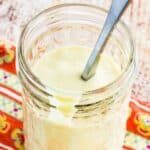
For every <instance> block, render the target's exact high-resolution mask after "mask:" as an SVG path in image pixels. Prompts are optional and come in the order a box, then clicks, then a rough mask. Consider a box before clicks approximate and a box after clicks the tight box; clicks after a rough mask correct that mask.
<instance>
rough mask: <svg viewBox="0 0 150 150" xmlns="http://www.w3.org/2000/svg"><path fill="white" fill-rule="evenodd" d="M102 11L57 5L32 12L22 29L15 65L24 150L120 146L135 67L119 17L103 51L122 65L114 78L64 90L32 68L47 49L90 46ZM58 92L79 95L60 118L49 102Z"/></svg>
mask: <svg viewBox="0 0 150 150" xmlns="http://www.w3.org/2000/svg"><path fill="white" fill-rule="evenodd" d="M106 16H107V11H105V10H104V9H103V8H99V7H95V6H92V5H85V4H64V5H58V6H54V7H51V8H48V9H47V10H44V11H43V12H41V13H40V14H38V15H37V16H35V17H34V18H33V19H32V20H31V21H30V22H29V23H28V24H27V25H26V27H25V29H24V30H23V32H22V34H21V37H20V42H19V50H18V59H17V60H18V62H17V64H18V76H19V78H20V81H21V83H22V89H23V116H24V117H23V118H24V134H25V149H26V150H110V149H111V150H121V149H122V145H123V140H124V135H125V129H126V120H127V117H128V103H129V100H130V91H131V85H132V82H133V79H134V76H135V70H136V54H135V49H134V46H133V41H132V38H131V34H130V31H129V30H128V28H127V27H126V25H125V24H124V23H123V22H122V21H119V23H118V24H117V25H116V26H115V28H114V30H113V31H112V33H111V35H110V37H109V38H108V40H107V43H106V44H105V46H104V52H103V53H105V54H107V55H109V56H110V57H111V58H112V59H113V61H114V62H115V63H116V64H117V65H118V66H119V69H120V70H121V73H120V75H119V77H118V78H117V79H116V80H115V81H113V82H111V83H109V84H107V85H106V86H103V87H99V88H97V89H93V90H90V91H85V90H83V91H78V92H77V91H67V90H63V89H55V88H53V87H51V86H47V85H45V84H44V83H42V82H41V81H40V80H39V78H37V76H36V75H35V74H34V73H33V71H32V68H33V66H34V64H35V63H36V62H37V61H38V60H39V59H40V58H41V57H42V56H43V55H44V54H45V53H46V52H48V51H53V50H54V49H56V48H59V47H64V46H72V45H78V46H86V47H89V48H93V47H94V45H95V43H96V40H97V38H98V35H99V33H100V31H101V28H102V26H103V24H104V20H105V18H106ZM58 61H59V60H58ZM49 69H52V68H49ZM60 78H61V77H60ZM60 80H61V79H60ZM68 80H69V79H68ZM62 82H63V81H62ZM64 84H65V83H64ZM57 95H59V96H62V97H63V98H64V99H65V98H68V97H72V96H73V97H74V98H79V99H80V100H79V103H78V104H76V105H75V106H74V107H75V109H76V111H75V113H74V114H73V116H71V117H68V118H67V117H65V119H60V118H59V115H58V114H57V113H56V112H57V107H56V106H55V103H54V102H53V100H54V97H56V96H57Z"/></svg>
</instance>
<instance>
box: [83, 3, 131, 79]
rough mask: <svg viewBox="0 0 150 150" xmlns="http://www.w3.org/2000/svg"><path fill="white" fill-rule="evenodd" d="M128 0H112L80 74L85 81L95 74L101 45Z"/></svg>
mask: <svg viewBox="0 0 150 150" xmlns="http://www.w3.org/2000/svg"><path fill="white" fill-rule="evenodd" d="M128 1H129V0H113V1H112V4H111V8H110V10H109V12H108V16H107V18H106V21H105V23H104V26H103V29H102V31H101V33H100V35H99V37H98V40H97V42H96V44H95V47H94V49H93V51H92V53H91V55H90V57H89V59H88V61H87V64H86V66H85V68H84V71H83V73H82V75H81V78H82V79H83V80H85V81H87V80H89V79H90V78H91V77H92V76H93V75H94V74H95V72H96V68H97V65H98V62H99V58H100V55H101V54H102V52H103V46H104V44H105V42H106V41H107V38H108V36H109V34H110V33H111V31H112V30H113V27H114V25H115V24H116V23H117V22H118V19H119V18H120V16H121V14H122V12H123V11H124V9H125V8H126V6H127V4H128Z"/></svg>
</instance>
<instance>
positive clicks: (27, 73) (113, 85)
mask: <svg viewBox="0 0 150 150" xmlns="http://www.w3.org/2000/svg"><path fill="white" fill-rule="evenodd" d="M69 6H73V7H76V6H77V7H80V6H81V7H87V8H92V9H96V10H100V11H103V12H104V13H108V11H107V10H105V9H104V8H101V7H99V6H94V5H90V4H78V3H70V4H60V5H56V6H53V7H50V8H48V9H46V10H44V11H42V12H40V13H39V14H37V15H36V16H35V17H33V18H32V19H31V20H30V21H29V22H28V23H27V24H26V26H25V27H24V29H23V30H22V33H21V36H20V40H19V50H18V55H17V56H18V63H21V65H22V68H19V69H21V71H23V73H24V75H25V76H26V77H27V79H28V81H29V82H30V83H32V85H33V86H34V87H36V88H37V89H39V90H40V91H41V92H42V93H46V94H48V95H51V94H52V93H53V92H54V93H56V92H57V93H61V94H62V93H63V94H67V95H81V92H77V91H74V92H73V91H67V90H60V89H57V88H53V87H50V86H48V87H47V86H45V85H43V84H42V83H41V82H40V81H39V80H34V79H36V77H35V75H34V74H33V73H32V72H31V69H30V68H29V66H28V65H27V63H26V59H25V57H24V53H23V49H24V48H23V37H24V35H25V33H26V30H27V28H28V27H29V26H30V24H31V23H32V22H34V21H35V20H36V19H37V18H38V17H40V16H41V15H43V14H45V13H48V12H50V11H53V10H57V9H60V8H64V7H69ZM119 24H121V26H122V27H123V28H124V30H125V32H126V33H127V35H128V38H129V42H130V43H129V44H130V48H131V54H130V57H129V61H128V63H127V65H126V68H125V69H124V70H123V71H122V72H121V74H120V75H119V77H118V78H116V79H115V80H114V81H113V82H111V83H109V84H107V85H105V86H102V87H100V88H97V89H94V90H91V91H82V94H83V95H88V94H97V93H98V94H101V93H104V92H106V91H108V90H109V89H112V88H117V85H118V84H119V83H120V82H121V81H122V80H123V79H124V77H126V76H127V75H128V73H129V72H130V70H131V68H132V67H134V69H135V68H136V66H135V65H136V63H135V57H136V52H135V48H134V43H133V39H132V35H131V33H130V31H129V29H128V27H127V25H126V24H125V23H124V22H123V21H121V20H120V21H119ZM132 64H134V66H132Z"/></svg>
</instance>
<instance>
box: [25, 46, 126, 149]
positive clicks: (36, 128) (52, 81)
mask: <svg viewBox="0 0 150 150" xmlns="http://www.w3.org/2000/svg"><path fill="white" fill-rule="evenodd" d="M90 53H91V49H90V48H86V47H79V46H74V47H63V48H58V49H55V50H52V51H49V52H47V53H45V54H44V55H43V56H42V57H41V58H40V59H39V60H38V61H37V62H36V64H35V65H34V66H33V73H34V74H35V75H36V76H37V77H38V78H39V79H40V80H41V82H42V83H44V84H45V85H47V86H49V87H52V88H53V87H54V88H57V89H62V90H65V91H80V92H81V91H83V90H93V89H97V88H100V87H102V86H105V85H107V84H110V83H111V82H113V81H114V80H116V79H117V77H118V76H119V75H120V73H121V71H120V70H119V67H118V66H117V64H116V63H115V62H114V61H113V60H112V58H111V57H110V56H107V55H102V56H101V58H100V62H99V65H98V68H97V72H96V74H95V76H93V77H92V78H91V79H90V80H88V81H83V80H82V79H81V78H80V75H81V73H82V71H83V69H84V66H85V64H86V62H87V59H88V57H89V55H90ZM124 98H125V97H124V96H121V97H120V99H124ZM26 101H27V100H26ZM52 101H53V102H52ZM120 101H121V100H120ZM50 102H51V103H54V104H56V105H57V107H56V109H54V110H52V109H50V112H49V115H48V116H47V117H44V116H41V115H39V114H40V110H39V111H38V109H37V110H36V109H35V110H33V108H32V107H30V106H27V105H28V104H27V102H26V103H24V114H25V116H30V120H29V118H28V117H25V120H24V123H25V124H24V126H25V135H26V137H27V139H28V140H27V141H26V143H25V145H26V148H27V150H109V149H112V150H121V145H122V142H123V141H122V139H123V136H124V129H125V121H126V117H124V118H122V116H123V114H124V112H126V111H127V104H128V103H127V102H126V104H124V107H122V108H123V109H122V108H121V106H122V104H121V103H120V104H116V105H114V106H113V107H114V108H113V110H115V111H113V113H111V111H110V112H109V113H107V114H106V116H105V115H103V117H101V118H99V120H101V123H100V124H97V125H94V126H88V123H85V124H84V126H80V125H77V124H76V123H75V122H73V120H72V117H73V116H74V113H75V111H76V110H75V107H74V106H75V104H78V103H79V98H75V97H73V98H72V97H65V96H62V95H54V98H53V100H50ZM118 112H120V113H118ZM70 114H71V115H70ZM68 116H69V117H68ZM70 116H71V117H70ZM113 116H115V118H114V117H113ZM68 118H69V121H68V120H67V119H68ZM107 119H108V120H109V121H108V122H107V121H106V120H107ZM81 121H82V120H81ZM83 122H84V120H83ZM89 123H90V122H89ZM115 128H118V130H117V131H116V129H115ZM114 129H115V131H116V132H114ZM116 139H120V140H118V142H116Z"/></svg>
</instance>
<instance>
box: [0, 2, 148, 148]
mask: <svg viewBox="0 0 150 150" xmlns="http://www.w3.org/2000/svg"><path fill="white" fill-rule="evenodd" d="M31 1H32V5H34V4H35V3H34V4H33V2H35V1H34V0H31ZM106 1H107V0H106ZM144 1H145V0H143V2H144ZM40 2H41V1H40V0H39V3H40ZM57 2H58V1H57ZM94 2H95V3H96V1H94ZM139 2H141V1H140V0H139ZM44 3H46V0H44V1H43V4H44ZM106 3H107V2H106ZM141 3H142V2H141ZM22 4H23V6H25V4H26V5H27V3H24V2H23V1H22V3H18V1H17V0H14V1H13V2H12V1H10V0H0V150H23V149H24V147H23V143H24V136H23V130H22V125H23V124H22V120H23V118H22V117H23V116H22V97H21V85H20V83H19V80H18V78H17V76H16V67H15V61H16V60H15V56H16V43H17V42H16V41H17V36H18V30H19V29H20V28H22V26H23V25H24V20H25V19H26V18H24V19H19V21H18V22H17V19H16V17H18V18H19V17H20V16H21V15H22V16H23V15H24V16H27V14H25V12H21V13H18V14H17V12H18V9H16V8H17V7H20V8H21V6H22ZM138 4H139V3H138ZM32 5H28V6H27V7H26V11H27V8H28V9H29V8H30V7H31V6H32ZM136 6H137V3H136ZM136 6H135V4H134V5H133V4H132V5H131V6H130V8H128V9H131V10H132V9H133V8H131V7H136ZM139 6H140V5H139ZM34 7H35V9H33V10H34V11H35V12H37V10H40V8H39V5H38V7H36V6H35V5H34ZM43 8H44V7H43ZM149 8H150V7H149ZM19 10H20V9H19ZM140 11H143V9H142V8H140ZM19 12H20V11H19ZM31 12H32V11H31V10H30V13H31ZM22 13H23V14H22ZM130 13H131V14H130V16H131V15H132V16H134V15H135V12H132V11H130ZM32 14H34V13H33V12H32ZM127 14H129V12H127ZM138 16H140V12H139V14H138ZM140 17H141V16H140ZM27 18H28V17H27ZM128 19H129V17H128ZM130 19H131V18H130ZM147 19H148V20H149V22H147V23H145V22H142V21H141V20H142V19H141V20H140V19H139V20H140V21H141V22H140V26H139V28H141V26H144V27H145V25H146V27H145V29H146V31H147V32H148V31H149V33H150V30H149V28H147V24H150V17H149V18H147ZM147 19H146V20H147ZM135 22H137V20H134V24H131V25H130V27H131V29H132V32H134V31H135V30H134V29H133V28H135V27H136V28H137V24H136V23H135ZM138 23H139V22H138ZM7 25H8V26H7ZM144 31H145V30H143V32H144ZM14 35H15V36H14ZM136 35H137V37H136V38H135V39H136V40H135V42H136V45H138V46H139V47H140V48H141V49H142V53H141V51H140V54H141V55H140V56H141V57H140V63H139V64H140V65H139V66H140V67H141V69H140V70H139V74H138V77H137V80H136V81H137V82H135V84H134V86H133V92H132V93H133V94H132V97H131V101H130V104H129V118H128V120H127V131H126V135H125V139H124V146H123V149H127V150H150V102H149V95H148V94H150V93H149V92H148V91H149V76H150V72H149V65H148V64H149V62H150V61H149V60H148V59H147V58H148V57H149V56H150V55H149V51H147V48H148V47H149V43H148V42H147V43H145V42H146V41H145V42H143V43H142V44H141V42H140V44H139V43H138V44H137V42H138V39H139V34H138V31H137V34H136ZM143 38H145V39H146V38H147V36H146V35H145V36H144V37H143ZM4 39H5V40H4ZM6 39H7V41H6ZM149 40H150V39H149ZM10 41H11V42H10ZM12 41H13V42H12ZM143 45H144V46H143ZM145 45H146V46H145ZM141 92H142V93H141ZM135 97H136V98H135ZM110 150H111V149H110Z"/></svg>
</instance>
